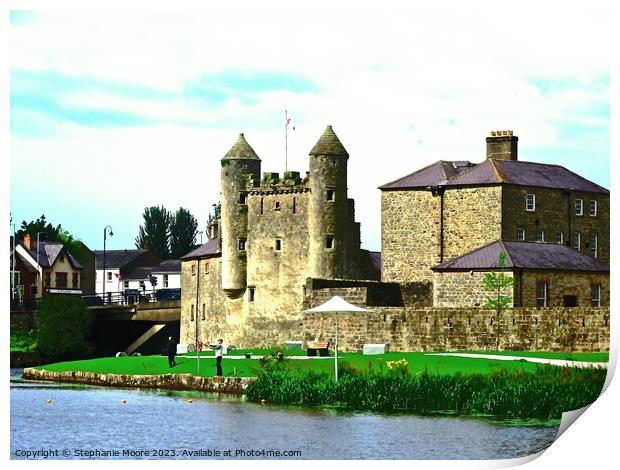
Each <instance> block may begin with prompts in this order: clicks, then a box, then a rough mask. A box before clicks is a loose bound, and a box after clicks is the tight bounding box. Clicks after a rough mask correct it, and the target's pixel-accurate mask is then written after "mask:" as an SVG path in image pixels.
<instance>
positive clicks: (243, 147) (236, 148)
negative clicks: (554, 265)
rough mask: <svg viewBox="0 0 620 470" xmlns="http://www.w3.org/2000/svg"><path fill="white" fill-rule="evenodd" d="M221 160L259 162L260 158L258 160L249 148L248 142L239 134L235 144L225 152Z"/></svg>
mask: <svg viewBox="0 0 620 470" xmlns="http://www.w3.org/2000/svg"><path fill="white" fill-rule="evenodd" d="M222 160H260V158H258V155H256V152H255V151H254V149H253V148H252V147H250V144H248V141H247V140H245V137H244V136H243V134H239V137H238V138H237V142H235V144H234V145H233V146H232V147H231V149H230V150H229V151H228V152H226V155H224V158H222Z"/></svg>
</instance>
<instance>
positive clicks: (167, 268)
mask: <svg viewBox="0 0 620 470" xmlns="http://www.w3.org/2000/svg"><path fill="white" fill-rule="evenodd" d="M151 272H152V273H153V274H159V273H180V272H181V260H180V259H167V260H164V261H162V262H161V263H159V264H158V265H157V266H153V267H152V268H151Z"/></svg>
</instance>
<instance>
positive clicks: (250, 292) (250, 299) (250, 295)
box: [248, 287, 256, 302]
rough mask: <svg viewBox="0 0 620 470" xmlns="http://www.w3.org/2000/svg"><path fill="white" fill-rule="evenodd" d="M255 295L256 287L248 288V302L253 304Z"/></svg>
mask: <svg viewBox="0 0 620 470" xmlns="http://www.w3.org/2000/svg"><path fill="white" fill-rule="evenodd" d="M255 295H256V287H248V302H254V296H255Z"/></svg>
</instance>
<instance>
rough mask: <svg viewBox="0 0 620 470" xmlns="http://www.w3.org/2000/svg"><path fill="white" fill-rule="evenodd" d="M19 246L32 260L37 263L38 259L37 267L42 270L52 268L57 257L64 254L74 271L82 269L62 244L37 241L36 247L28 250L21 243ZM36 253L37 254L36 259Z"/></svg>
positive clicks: (33, 246)
mask: <svg viewBox="0 0 620 470" xmlns="http://www.w3.org/2000/svg"><path fill="white" fill-rule="evenodd" d="M19 244H20V245H21V247H22V248H23V249H24V250H26V251H27V252H28V253H29V254H30V256H32V259H34V260H35V261H37V258H38V262H39V265H40V266H41V267H42V268H50V267H52V266H53V265H54V263H55V262H56V260H57V259H58V256H60V254H61V253H65V255H66V256H67V259H68V260H69V263H70V264H71V266H73V267H74V268H75V269H83V266H82V265H81V264H80V263H79V262H78V260H76V259H75V258H74V257H73V255H72V254H71V253H69V250H67V249H66V248H65V247H64V245H63V244H62V243H58V242H46V241H39V244H38V246H37V244H36V243H35V244H34V245H32V247H31V249H30V250H29V249H28V248H26V246H25V245H24V244H23V243H22V242H19ZM37 252H38V253H39V256H38V257H37Z"/></svg>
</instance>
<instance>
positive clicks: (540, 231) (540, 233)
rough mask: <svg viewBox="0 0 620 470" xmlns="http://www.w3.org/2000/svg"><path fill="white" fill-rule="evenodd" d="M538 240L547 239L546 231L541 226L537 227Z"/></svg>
mask: <svg viewBox="0 0 620 470" xmlns="http://www.w3.org/2000/svg"><path fill="white" fill-rule="evenodd" d="M536 241H537V242H544V241H545V231H544V230H543V229H541V228H538V229H536Z"/></svg>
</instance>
